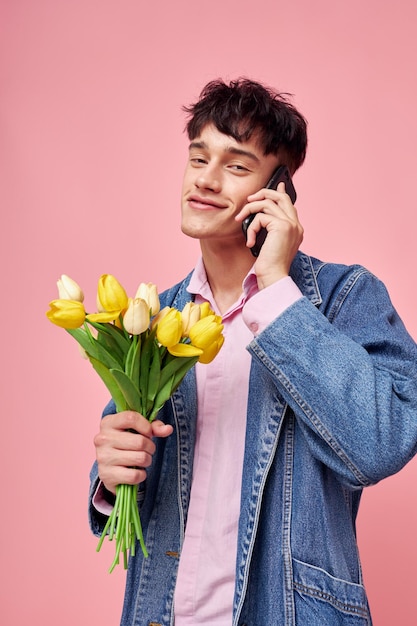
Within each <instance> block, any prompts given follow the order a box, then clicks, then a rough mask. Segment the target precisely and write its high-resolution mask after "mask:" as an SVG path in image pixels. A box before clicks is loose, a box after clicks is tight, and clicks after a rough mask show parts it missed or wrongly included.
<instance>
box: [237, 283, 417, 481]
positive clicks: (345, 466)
mask: <svg viewBox="0 0 417 626" xmlns="http://www.w3.org/2000/svg"><path fill="white" fill-rule="evenodd" d="M347 285H349V287H347ZM324 313H325V314H324ZM326 316H327V317H326ZM249 350H250V351H251V353H252V355H253V357H254V358H255V360H256V361H258V364H260V365H261V367H262V368H266V370H268V373H269V375H270V376H271V377H272V378H273V381H274V384H275V385H276V387H277V390H278V392H279V394H280V395H281V396H282V397H283V398H284V400H285V401H286V402H287V403H288V404H289V406H290V407H291V408H292V410H293V411H294V413H295V416H296V419H297V421H298V424H299V425H300V427H301V429H302V431H303V433H304V436H305V437H306V439H307V441H308V444H309V447H310V449H311V451H312V454H313V455H314V456H315V457H316V458H318V459H319V460H320V461H322V462H323V463H325V464H326V465H328V466H329V467H331V468H332V469H333V470H334V471H336V472H337V473H338V474H339V475H340V477H341V480H342V482H344V483H345V484H348V485H349V486H350V487H353V488H361V487H363V486H366V485H370V484H373V483H376V482H378V481H379V480H381V479H382V478H384V477H386V476H389V475H391V474H394V473H395V472H398V471H399V470H400V469H401V468H402V467H403V466H404V465H405V464H406V463H407V462H408V461H409V460H410V459H411V458H412V457H413V456H414V454H415V453H416V452H417V346H416V343H415V341H414V340H413V339H412V338H411V336H410V335H409V334H408V332H407V331H406V329H405V327H404V325H403V323H402V321H401V320H400V318H399V316H398V314H397V312H396V311H395V309H394V307H393V305H392V303H391V301H390V298H389V296H388V293H387V291H386V289H385V287H384V285H383V284H382V283H381V281H379V280H378V279H377V278H376V277H375V276H373V275H372V274H370V273H369V272H367V271H362V272H359V273H358V275H357V278H356V279H355V280H351V279H350V280H349V282H348V281H346V282H345V283H340V282H339V283H338V286H337V288H335V289H333V293H332V294H331V295H330V296H329V298H328V299H327V300H326V302H325V303H324V304H323V306H322V310H319V309H318V308H316V307H315V306H314V305H313V304H311V302H309V300H308V299H307V298H305V297H304V298H302V299H301V300H299V301H297V302H296V303H294V304H293V305H292V306H290V307H289V308H288V309H286V310H285V311H284V312H283V313H282V314H281V315H280V316H279V317H278V318H276V319H275V320H274V321H273V322H272V323H271V324H270V325H269V326H268V327H267V328H266V329H265V330H264V331H263V332H262V333H260V334H259V335H258V337H257V338H256V339H254V340H253V342H252V343H251V344H250V346H249Z"/></svg>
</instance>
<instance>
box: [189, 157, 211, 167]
mask: <svg viewBox="0 0 417 626" xmlns="http://www.w3.org/2000/svg"><path fill="white" fill-rule="evenodd" d="M190 163H192V164H193V165H205V163H207V161H206V160H205V159H202V158H201V157H192V158H191V159H190Z"/></svg>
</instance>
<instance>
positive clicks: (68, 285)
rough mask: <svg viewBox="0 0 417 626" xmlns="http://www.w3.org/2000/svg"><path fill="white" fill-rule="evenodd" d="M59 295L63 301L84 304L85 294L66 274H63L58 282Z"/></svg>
mask: <svg viewBox="0 0 417 626" xmlns="http://www.w3.org/2000/svg"><path fill="white" fill-rule="evenodd" d="M57 286H58V293H59V297H60V299H61V300H75V301H76V302H84V294H83V292H82V289H81V288H80V287H79V285H78V284H77V283H76V282H75V280H72V278H70V277H69V276H67V275H66V274H62V276H61V278H60V279H59V280H58V281H57Z"/></svg>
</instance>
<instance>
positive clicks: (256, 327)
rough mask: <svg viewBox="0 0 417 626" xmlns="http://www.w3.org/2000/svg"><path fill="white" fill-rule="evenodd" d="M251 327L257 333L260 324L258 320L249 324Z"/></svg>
mask: <svg viewBox="0 0 417 626" xmlns="http://www.w3.org/2000/svg"><path fill="white" fill-rule="evenodd" d="M249 328H250V329H251V331H252V332H253V334H255V333H257V332H258V330H259V324H258V322H252V323H251V324H250V326H249Z"/></svg>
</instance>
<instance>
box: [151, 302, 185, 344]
mask: <svg viewBox="0 0 417 626" xmlns="http://www.w3.org/2000/svg"><path fill="white" fill-rule="evenodd" d="M156 337H157V339H158V341H159V343H160V344H161V345H163V346H166V347H167V348H172V347H173V346H175V345H176V344H177V343H179V341H180V339H181V337H182V319H181V313H180V312H179V311H178V310H177V309H173V308H169V309H168V311H166V312H165V311H164V315H163V316H162V317H160V319H159V320H158V325H157V329H156Z"/></svg>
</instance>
